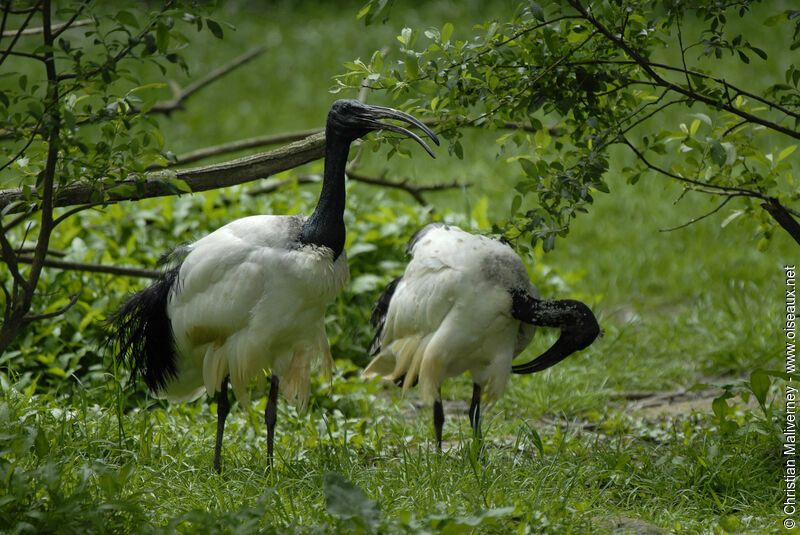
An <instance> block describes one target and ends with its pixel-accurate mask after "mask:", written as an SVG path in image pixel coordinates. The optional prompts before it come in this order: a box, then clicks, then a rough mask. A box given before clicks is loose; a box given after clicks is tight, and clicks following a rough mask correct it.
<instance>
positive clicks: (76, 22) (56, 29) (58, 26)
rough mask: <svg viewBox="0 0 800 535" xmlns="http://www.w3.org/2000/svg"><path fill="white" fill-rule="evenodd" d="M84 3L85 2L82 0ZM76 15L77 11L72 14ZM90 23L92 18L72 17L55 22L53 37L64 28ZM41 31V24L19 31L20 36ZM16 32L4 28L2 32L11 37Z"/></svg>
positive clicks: (37, 33) (42, 30)
mask: <svg viewBox="0 0 800 535" xmlns="http://www.w3.org/2000/svg"><path fill="white" fill-rule="evenodd" d="M84 4H86V2H84ZM78 15H79V12H76V13H75V14H74V15H73V17H77V16H78ZM90 24H94V21H93V20H92V19H84V20H74V19H73V20H69V21H67V22H64V23H62V24H55V25H53V27H52V31H53V37H58V36H59V35H60V34H61V32H63V31H64V30H67V29H68V28H78V27H80V26H89V25H90ZM43 32H44V28H43V27H41V26H40V27H38V28H28V29H26V30H22V31H21V32H20V36H26V35H39V34H40V33H43ZM16 34H17V30H6V31H4V32H3V37H13V36H14V35H16Z"/></svg>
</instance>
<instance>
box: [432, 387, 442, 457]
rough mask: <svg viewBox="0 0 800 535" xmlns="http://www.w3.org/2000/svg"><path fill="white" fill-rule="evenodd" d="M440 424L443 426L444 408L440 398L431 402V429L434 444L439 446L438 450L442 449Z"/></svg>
mask: <svg viewBox="0 0 800 535" xmlns="http://www.w3.org/2000/svg"><path fill="white" fill-rule="evenodd" d="M442 426H444V408H443V407H442V400H441V398H440V399H437V400H436V401H434V402H433V430H434V432H435V433H436V444H437V445H438V446H439V451H442Z"/></svg>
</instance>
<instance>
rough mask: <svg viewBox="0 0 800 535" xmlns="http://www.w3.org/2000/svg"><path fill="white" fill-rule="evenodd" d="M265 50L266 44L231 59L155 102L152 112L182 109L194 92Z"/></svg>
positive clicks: (168, 111)
mask: <svg viewBox="0 0 800 535" xmlns="http://www.w3.org/2000/svg"><path fill="white" fill-rule="evenodd" d="M265 50H267V47H265V46H262V47H259V48H256V49H253V50H251V51H250V52H248V53H246V54H244V55H243V56H241V57H239V58H236V59H235V60H233V61H231V62H230V63H228V64H227V65H223V66H222V67H220V68H219V69H216V70H214V71H212V72H210V73H208V74H207V75H206V76H204V77H203V78H201V79H200V80H197V81H196V82H194V83H192V84H190V85H189V86H188V87H186V88H184V89H182V90H180V91H178V92H177V94H176V95H175V96H174V97H173V99H172V100H171V101H169V102H162V103H158V104H155V105H154V106H153V107H152V108H150V112H153V113H167V114H168V113H170V112H173V111H175V110H182V109H183V103H184V101H185V100H186V99H187V98H189V97H190V96H192V95H193V94H194V93H196V92H197V91H199V90H200V89H202V88H204V87H205V86H207V85H209V84H210V83H212V82H214V81H215V80H218V79H219V78H221V77H223V76H225V75H226V74H228V73H229V72H231V71H232V70H234V69H236V68H237V67H240V66H242V65H244V64H245V63H247V62H248V61H250V60H251V59H253V58H255V57H256V56H258V55H260V54H262V53H264V51H265Z"/></svg>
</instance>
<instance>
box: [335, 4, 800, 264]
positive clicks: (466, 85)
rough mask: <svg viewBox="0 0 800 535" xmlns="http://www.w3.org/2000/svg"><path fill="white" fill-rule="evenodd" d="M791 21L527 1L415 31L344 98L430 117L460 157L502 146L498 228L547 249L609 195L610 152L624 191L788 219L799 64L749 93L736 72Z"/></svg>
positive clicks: (373, 63)
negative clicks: (373, 96)
mask: <svg viewBox="0 0 800 535" xmlns="http://www.w3.org/2000/svg"><path fill="white" fill-rule="evenodd" d="M582 4H586V6H585V7H584V6H583V5H582ZM390 5H391V3H389V4H387V2H377V1H376V0H370V1H369V2H368V3H367V4H366V5H365V6H364V8H363V9H362V12H361V15H366V16H365V20H366V22H367V23H368V24H369V23H370V22H371V20H372V19H373V18H376V17H377V16H378V14H383V15H385V16H388V11H389V7H390ZM797 13H798V12H797V11H795V10H790V9H784V10H781V8H780V7H778V6H776V5H775V3H771V4H770V6H769V10H768V9H767V7H766V6H760V5H759V3H758V2H755V1H748V2H717V1H711V0H709V1H705V2H694V3H691V4H687V3H684V2H638V1H637V2H632V1H631V2H628V1H623V2H604V1H596V2H578V1H577V0H564V1H561V2H548V3H547V4H546V5H545V4H539V3H537V2H533V1H530V2H521V3H519V5H518V7H517V9H516V11H515V12H514V13H513V15H511V16H509V17H506V18H502V19H500V20H487V21H485V22H484V23H482V24H480V25H477V26H475V27H474V29H472V30H466V29H461V28H456V27H454V25H453V24H451V23H450V22H445V23H443V24H442V25H441V26H440V27H439V28H426V29H422V28H420V29H416V28H412V27H406V28H404V29H403V30H402V31H401V32H400V34H399V35H398V36H397V40H398V42H399V43H400V49H399V55H398V56H397V57H396V59H394V60H393V61H387V60H385V59H384V54H383V53H382V52H376V53H375V54H373V55H372V57H371V59H370V60H369V61H356V62H353V63H349V64H346V67H347V72H346V73H345V74H343V75H341V76H339V77H338V83H339V87H340V88H342V89H344V88H353V87H359V86H360V85H361V84H362V83H364V82H365V81H366V83H368V84H369V86H370V87H371V88H374V89H378V90H381V91H385V92H387V93H389V94H391V96H392V98H393V99H394V100H395V101H398V102H401V103H402V104H403V105H404V106H405V107H408V108H409V109H411V110H413V112H415V113H422V112H423V111H426V112H428V113H430V114H433V115H434V116H435V117H436V118H437V119H438V121H439V123H440V129H441V131H442V134H443V136H444V137H446V138H447V139H449V141H450V147H449V149H450V153H451V154H454V155H456V156H457V157H458V158H463V152H464V149H463V146H462V141H461V138H462V136H463V132H464V129H465V127H466V126H474V127H480V128H483V129H485V130H489V131H492V132H495V135H496V136H497V144H498V153H497V154H498V158H502V159H503V160H505V161H506V162H508V163H512V162H519V164H520V166H521V167H520V169H519V171H521V172H520V173H519V176H520V179H519V181H518V183H517V185H516V186H515V188H516V191H517V193H518V196H517V197H515V200H514V201H513V204H512V210H511V212H512V213H511V214H510V217H508V218H507V221H506V223H505V224H504V225H503V228H504V229H505V231H506V233H507V234H508V235H509V236H511V237H513V236H516V235H518V234H520V233H523V234H525V235H528V234H529V235H530V236H531V238H532V242H533V243H536V242H538V241H540V240H541V241H542V243H543V245H544V249H545V250H550V249H552V247H553V245H554V240H555V238H556V237H557V236H564V235H566V233H567V231H568V229H569V225H570V222H571V220H572V219H573V218H574V217H575V216H576V215H577V214H578V213H581V212H586V210H587V208H588V206H589V205H591V204H592V203H593V202H594V196H595V195H596V193H597V192H602V193H608V192H609V186H608V184H607V179H606V173H607V171H608V170H609V160H610V158H611V157H612V156H613V155H614V154H615V153H614V152H612V151H611V150H610V149H611V148H612V147H613V146H614V145H621V146H623V147H626V148H627V149H628V150H629V151H630V152H631V153H632V154H634V155H635V156H636V160H635V162H634V163H632V164H631V165H625V166H621V169H618V171H620V172H621V173H622V175H623V176H624V178H625V180H626V181H628V182H629V183H632V184H635V183H637V182H639V180H640V179H641V178H642V176H661V177H664V178H667V179H670V180H673V181H675V182H677V183H679V184H680V185H681V187H683V188H684V189H685V190H686V191H687V192H700V193H703V194H711V195H718V196H720V197H721V200H722V204H727V202H728V201H730V200H731V199H732V198H737V197H741V198H745V199H756V200H759V199H760V200H762V201H774V202H777V203H779V204H782V205H785V206H790V207H791V206H794V205H795V204H796V203H797V201H798V200H800V190H798V188H797V185H796V184H795V180H794V179H793V178H792V175H793V174H796V167H795V166H794V165H793V163H792V160H791V159H790V158H789V156H790V155H791V154H792V152H793V151H794V150H795V148H796V142H797V140H798V139H800V132H799V131H798V130H797V127H798V125H800V86H798V82H800V73H798V71H797V66H796V65H795V64H794V63H790V64H789V65H788V67H787V68H786V70H785V83H784V80H783V78H784V77H778V76H776V75H774V74H772V75H771V76H768V77H765V78H764V80H763V81H762V80H759V82H758V83H754V80H753V77H749V76H747V74H746V71H747V70H748V69H749V67H748V68H745V69H737V63H739V62H743V63H744V64H749V63H750V58H751V57H756V58H757V60H758V61H765V60H767V59H768V57H771V55H780V54H781V53H782V51H783V50H786V49H787V48H790V45H791V46H796V44H797V43H798V42H800V40H798V36H799V35H800V22H798V21H800V17H797ZM745 17H746V18H747V20H749V21H752V20H754V19H755V20H759V21H762V20H764V19H766V20H767V22H768V24H769V25H770V27H771V32H772V33H771V35H772V39H771V40H770V41H769V42H765V43H759V45H758V46H756V45H755V44H753V43H751V42H750V40H748V39H753V40H754V39H755V38H756V36H755V35H750V34H748V33H747V30H748V28H747V26H745V24H746V23H745ZM760 47H763V48H760ZM676 51H677V52H676ZM739 65H741V63H739ZM737 70H738V71H740V72H741V73H742V75H743V76H737V75H736V73H737ZM721 73H724V74H721ZM795 73H798V74H797V75H796V74H795ZM509 129H510V130H511V131H510V132H509V131H507V130H509ZM714 211H716V210H714ZM740 213H741V214H745V215H748V216H749V217H750V218H751V220H753V222H754V223H755V224H756V226H757V228H758V230H759V233H760V234H761V236H762V237H763V238H764V239H763V240H762V242H760V243H759V248H760V249H762V248H763V247H765V246H766V243H767V242H768V239H769V238H770V237H771V236H772V235H773V233H774V229H775V227H776V225H777V224H778V223H780V221H778V220H777V219H774V220H773V219H770V216H769V215H768V214H767V213H765V212H764V211H762V210H759V209H758V206H757V205H754V204H753V203H750V202H745V203H743V206H742V208H741V210H740ZM794 215H797V212H794ZM785 228H786V230H788V231H789V232H790V233H792V234H793V236H794V237H795V239H796V240H798V241H800V235H798V233H797V230H796V229H793V228H789V227H785Z"/></svg>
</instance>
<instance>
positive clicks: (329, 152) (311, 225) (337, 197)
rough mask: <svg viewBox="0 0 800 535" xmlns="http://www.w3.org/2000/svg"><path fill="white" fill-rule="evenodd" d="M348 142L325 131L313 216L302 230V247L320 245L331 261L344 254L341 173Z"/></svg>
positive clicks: (345, 159) (342, 181) (343, 167)
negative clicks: (308, 244)
mask: <svg viewBox="0 0 800 535" xmlns="http://www.w3.org/2000/svg"><path fill="white" fill-rule="evenodd" d="M349 151H350V141H349V140H347V139H343V138H342V137H340V136H337V135H336V134H335V133H332V132H331V131H330V129H327V131H326V141H325V172H324V175H323V180H322V191H321V192H320V194H319V201H318V202H317V207H316V208H315V209H314V213H313V214H311V217H309V218H308V220H307V221H306V224H305V225H304V226H303V233H302V235H301V240H302V241H303V243H310V244H314V245H322V246H325V247H328V248H330V249H331V250H332V251H333V258H334V260H335V259H336V258H338V257H339V255H340V254H342V251H343V250H344V239H345V227H344V203H345V188H344V170H345V167H346V165H347V155H348V153H349Z"/></svg>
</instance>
